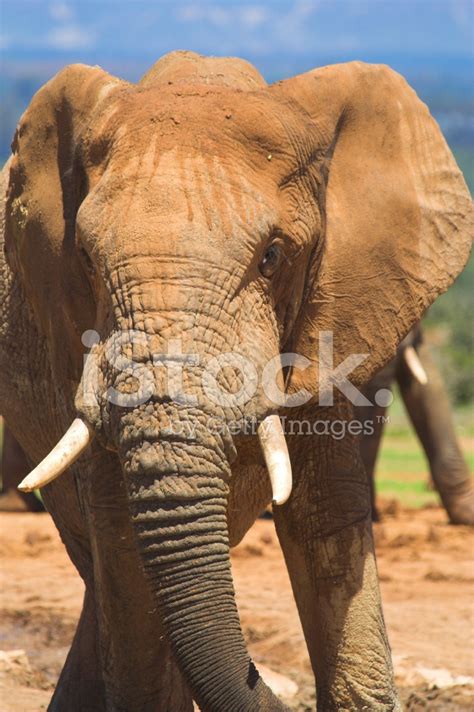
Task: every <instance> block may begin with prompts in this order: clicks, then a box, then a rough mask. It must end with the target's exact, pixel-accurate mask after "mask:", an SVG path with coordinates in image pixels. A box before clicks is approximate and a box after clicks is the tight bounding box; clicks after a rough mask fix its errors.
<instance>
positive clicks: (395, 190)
mask: <svg viewBox="0 0 474 712" xmlns="http://www.w3.org/2000/svg"><path fill="white" fill-rule="evenodd" d="M273 89H274V91H275V92H277V93H281V94H282V95H283V96H284V97H285V99H286V100H287V101H288V100H289V101H290V102H297V103H298V105H299V107H300V108H302V109H303V111H304V112H306V113H307V114H309V116H310V118H311V120H312V121H313V122H314V123H315V124H316V125H317V128H318V131H319V135H320V136H322V137H323V138H322V141H323V143H324V144H325V150H326V168H325V171H327V174H326V194H325V207H324V200H323V201H322V203H323V207H322V212H323V213H324V215H323V222H325V231H324V232H325V234H324V235H323V236H322V237H321V239H324V240H325V245H324V247H323V249H322V250H316V251H315V254H317V255H321V254H322V258H321V257H320V258H319V261H318V262H317V263H316V260H315V264H314V265H313V269H312V283H311V285H310V287H309V290H308V294H307V298H306V303H305V305H304V306H303V307H302V310H301V313H300V315H299V321H298V323H297V325H296V331H295V341H294V343H293V345H292V349H293V350H294V351H296V352H298V353H300V354H302V355H304V356H306V357H307V358H309V359H310V361H311V365H310V366H309V367H308V368H307V369H306V370H295V371H294V372H293V373H292V374H291V379H290V383H289V390H290V392H291V391H295V390H299V389H300V388H303V387H305V388H307V389H308V390H309V391H310V392H312V393H315V392H317V391H318V388H319V391H320V390H321V388H322V387H323V383H324V378H326V377H327V375H324V376H323V375H322V372H323V370H324V371H325V372H326V370H325V369H322V368H321V366H318V362H322V360H323V355H322V353H321V350H320V343H321V339H322V336H321V334H322V332H332V338H333V347H334V367H336V366H337V365H338V363H340V362H342V361H344V360H345V359H346V358H347V357H349V356H351V355H353V354H364V355H366V357H365V358H364V359H363V360H362V358H356V359H354V360H353V365H356V364H357V363H358V365H356V367H355V368H354V370H352V372H351V373H350V376H348V377H349V379H350V381H351V383H353V384H354V385H356V386H357V385H360V384H362V383H364V382H366V381H367V380H368V379H369V378H370V377H371V375H372V374H373V373H375V372H376V371H377V370H378V369H379V368H380V367H382V366H383V365H384V364H385V363H386V362H387V361H388V360H389V359H390V358H391V357H392V356H393V355H394V354H395V350H396V347H397V345H398V344H399V342H400V341H401V340H402V338H403V337H404V336H405V335H406V334H407V332H408V331H409V329H410V328H411V327H412V326H413V324H414V323H415V322H416V321H417V320H418V319H419V318H420V316H421V315H422V314H423V312H424V311H425V309H426V308H427V307H428V306H429V305H430V304H431V303H432V302H433V300H434V299H436V297H437V296H438V295H439V294H440V293H441V292H444V291H445V290H446V289H447V288H448V287H449V285H450V284H451V283H452V282H453V280H454V279H455V278H456V276H457V275H458V274H459V272H460V271H461V270H462V268H463V266H464V264H465V263H466V260H467V258H468V255H469V250H470V245H471V239H472V234H473V208H472V201H471V197H470V194H469V191H468V189H467V187H466V184H465V182H464V180H463V177H462V174H461V172H460V171H459V169H458V167H457V165H456V162H455V160H454V158H453V156H452V154H451V152H450V150H449V148H448V146H447V144H446V142H445V140H444V138H443V136H442V134H441V131H440V130H439V128H438V125H437V124H436V122H435V121H434V119H433V118H432V117H431V116H430V113H429V111H428V109H427V107H426V106H425V105H424V104H423V103H422V102H421V101H420V100H419V98H418V97H417V95H416V94H415V92H414V91H413V90H412V89H411V88H410V87H409V86H408V84H407V83H406V82H405V80H404V79H403V78H402V77H401V76H400V75H398V74H397V73H396V72H394V71H392V70H391V69H390V68H388V67H386V66H382V65H367V64H364V63H360V62H354V63H349V64H341V65H335V66H330V67H325V68H322V69H316V70H314V71H311V72H308V73H307V74H303V75H300V76H297V77H294V78H293V79H290V80H287V81H284V82H281V83H279V84H277V85H274V87H273ZM320 203H321V197H320ZM324 337H327V333H326V334H325V335H324ZM329 338H331V337H330V336H329ZM359 362H360V363H359Z"/></svg>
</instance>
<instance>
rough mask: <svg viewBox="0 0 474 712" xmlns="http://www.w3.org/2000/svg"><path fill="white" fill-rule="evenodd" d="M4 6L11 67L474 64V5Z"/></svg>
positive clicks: (374, 0) (71, 2) (180, 1)
mask: <svg viewBox="0 0 474 712" xmlns="http://www.w3.org/2000/svg"><path fill="white" fill-rule="evenodd" d="M0 8H1V9H0V27H1V30H0V53H1V54H0V58H1V62H2V65H3V68H4V69H5V68H8V69H9V70H11V69H12V67H16V68H21V66H26V65H28V66H31V64H32V63H33V64H34V63H35V62H38V63H45V62H49V63H50V64H52V65H57V66H62V65H63V64H66V63H67V62H71V61H82V62H86V63H89V64H96V63H97V64H100V65H101V66H103V67H104V68H106V69H110V70H112V69H114V67H115V66H119V65H121V64H123V65H125V64H128V65H129V67H131V68H132V69H130V71H132V72H133V66H134V65H136V66H137V67H139V66H141V65H146V64H151V63H152V62H153V61H154V60H155V59H157V58H158V57H159V56H161V55H162V54H164V53H165V52H168V51H170V50H172V49H193V50H195V51H198V52H202V53H205V54H218V55H238V56H242V57H246V58H248V59H250V60H251V61H254V63H255V64H256V65H257V66H258V67H259V68H260V69H261V70H262V71H263V72H264V74H266V75H267V78H268V74H271V75H278V76H282V75H287V74H290V73H293V72H294V71H304V70H306V69H309V68H311V67H312V66H315V64H318V63H330V62H333V61H346V60H347V59H365V60H368V61H387V62H388V63H391V64H392V65H393V64H397V63H398V64H400V63H401V64H403V63H404V62H405V63H409V64H412V65H413V64H414V63H415V64H416V63H418V64H419V65H420V66H426V67H427V68H430V67H431V68H432V69H436V71H438V70H439V69H441V70H443V68H448V70H449V68H450V67H454V66H456V67H458V68H459V67H460V66H461V67H462V68H463V70H464V71H472V68H473V64H472V61H473V44H474V38H473V26H474V2H473V0H398V1H395V0H250V1H245V0H243V1H240V2H238V1H235V0H210V1H208V0H201V1H199V0H194V2H191V1H190V0H51V2H49V1H48V0H1V2H0ZM402 69H403V67H402ZM270 78H276V76H275V77H273V76H272V77H270Z"/></svg>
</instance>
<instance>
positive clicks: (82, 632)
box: [48, 589, 106, 712]
mask: <svg viewBox="0 0 474 712" xmlns="http://www.w3.org/2000/svg"><path fill="white" fill-rule="evenodd" d="M104 693H105V689H104V682H103V678H102V670H101V665H100V656H99V636H98V629H97V618H96V613H95V601H94V595H93V594H92V593H91V592H90V591H88V590H87V589H86V592H85V595H84V605H83V608H82V613H81V617H80V619H79V624H78V626H77V630H76V634H75V636H74V640H73V642H72V646H71V649H70V651H69V654H68V656H67V659H66V662H65V664H64V667H63V670H62V672H61V676H60V678H59V680H58V684H57V686H56V690H55V692H54V695H53V698H52V700H51V702H50V705H49V707H48V710H49V712H83V710H88V711H89V712H105V709H106V704H105V694H104Z"/></svg>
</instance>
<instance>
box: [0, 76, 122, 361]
mask: <svg viewBox="0 0 474 712" xmlns="http://www.w3.org/2000/svg"><path fill="white" fill-rule="evenodd" d="M123 86H127V85H126V83H124V82H121V81H120V80H119V79H116V78H114V77H112V76H110V75H109V74H107V72H105V71H103V70H102V69H100V68H99V67H88V66H86V65H81V64H76V65H71V66H69V67H66V68H65V69H63V70H62V71H60V72H59V73H58V74H57V75H56V76H55V77H53V79H51V80H50V81H49V82H47V83H46V84H45V85H44V86H43V87H42V88H41V89H40V90H39V91H38V92H37V93H36V94H35V96H34V97H33V99H32V100H31V103H30V105H29V106H28V108H27V109H26V111H25V112H24V114H23V116H22V117H21V119H20V122H19V124H18V127H17V130H16V134H15V137H14V140H13V143H12V152H13V156H12V159H11V162H10V173H9V179H8V188H7V204H6V219H5V246H6V253H7V259H8V262H9V264H10V266H11V267H12V270H13V271H14V272H15V273H16V274H18V275H19V276H20V278H21V281H22V284H23V287H24V291H25V294H26V297H27V299H28V302H29V304H30V306H31V308H32V309H33V312H34V313H35V317H36V319H37V322H38V323H39V324H40V325H41V327H42V331H43V334H44V335H45V336H46V337H48V342H49V344H50V346H51V345H52V348H53V350H56V348H59V347H58V346H57V345H56V346H55V345H54V343H53V342H54V339H55V337H54V335H53V333H55V334H56V336H57V334H58V333H60V332H61V329H63V331H62V339H63V343H64V339H67V338H69V337H71V338H73V340H78V339H79V343H80V333H77V332H79V331H80V325H79V324H77V323H74V316H73V314H72V312H71V305H70V304H67V303H65V295H68V294H71V292H72V291H73V290H71V286H72V285H76V286H77V289H76V290H75V293H76V295H79V297H78V299H79V301H80V298H81V296H80V295H81V294H82V295H84V299H85V294H86V291H87V287H86V285H85V280H84V279H83V275H82V276H81V272H80V268H79V265H78V259H77V254H76V253H77V250H76V249H75V244H74V241H75V236H74V233H75V218H76V212H77V209H78V202H79V193H80V188H78V184H79V183H80V181H79V180H78V179H77V175H76V172H77V171H76V166H75V157H76V153H77V151H76V147H77V143H78V139H79V137H80V135H81V132H82V131H83V130H84V129H85V128H87V127H88V126H89V125H90V123H91V122H92V121H93V117H94V114H95V112H96V111H97V110H98V108H99V107H101V108H102V107H103V106H104V102H109V101H110V100H111V98H112V95H113V94H114V93H115V92H116V91H118V90H119V89H120V88H121V87H123ZM67 286H69V289H68V288H67ZM65 287H66V288H65ZM89 296H90V295H89ZM66 299H67V297H66ZM82 306H83V307H84V310H86V311H87V308H86V305H82ZM80 307H81V305H80ZM80 307H79V309H76V311H77V312H80V311H81V308H80ZM89 312H90V306H89ZM68 332H76V333H68ZM69 350H70V349H69ZM64 352H65V350H64V349H63V354H62V355H61V356H60V355H59V354H58V358H62V359H64V358H65V353H64ZM78 353H80V350H79V351H78ZM79 358H80V357H79ZM53 361H54V359H53ZM63 365H64V364H63Z"/></svg>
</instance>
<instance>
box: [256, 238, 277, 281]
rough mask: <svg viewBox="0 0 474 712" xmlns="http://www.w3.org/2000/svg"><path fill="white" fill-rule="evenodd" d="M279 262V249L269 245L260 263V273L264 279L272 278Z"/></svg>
mask: <svg viewBox="0 0 474 712" xmlns="http://www.w3.org/2000/svg"><path fill="white" fill-rule="evenodd" d="M280 261H281V249H280V248H279V247H278V245H270V247H269V248H268V249H267V251H266V252H265V254H264V255H263V259H262V261H261V262H260V265H259V269H260V272H261V273H262V274H263V276H264V277H266V278H267V279H270V277H272V276H273V274H274V273H275V272H276V270H277V268H278V266H279V264H280Z"/></svg>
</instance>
